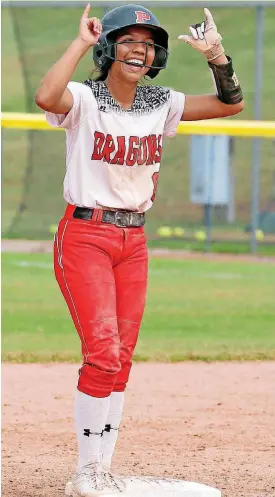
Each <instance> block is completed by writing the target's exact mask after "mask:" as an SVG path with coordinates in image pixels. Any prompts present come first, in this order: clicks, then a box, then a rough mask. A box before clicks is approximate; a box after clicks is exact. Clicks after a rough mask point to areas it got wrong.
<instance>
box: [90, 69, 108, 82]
mask: <svg viewBox="0 0 275 497" xmlns="http://www.w3.org/2000/svg"><path fill="white" fill-rule="evenodd" d="M94 72H98V71H97V70H95V71H93V73H94ZM107 76H108V70H107V71H100V72H99V76H97V77H96V78H94V79H95V81H105V79H106V78H107Z"/></svg>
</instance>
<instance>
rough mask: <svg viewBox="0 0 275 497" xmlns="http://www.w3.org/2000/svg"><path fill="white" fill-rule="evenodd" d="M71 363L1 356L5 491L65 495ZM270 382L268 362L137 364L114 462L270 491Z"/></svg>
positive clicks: (240, 489)
mask: <svg viewBox="0 0 275 497" xmlns="http://www.w3.org/2000/svg"><path fill="white" fill-rule="evenodd" d="M77 370H78V368H77V366H76V365H71V364H50V365H35V364H3V366H2V384H3V397H2V401H3V409H2V412H3V414H2V423H3V445H2V482H3V483H2V496H4V497H14V496H16V497H57V496H62V495H64V484H65V481H66V479H67V478H68V477H69V476H70V475H71V473H72V472H73V471H74V467H75V462H76V442H75V436H74V424H73V396H74V390H75V384H76V381H77ZM274 384H275V363H274V362H265V363H264V362H253V363H211V364H206V363H181V364H135V365H134V367H133V370H132V376H131V380H130V383H129V387H128V391H127V396H126V405H125V414H124V418H123V423H122V427H121V431H120V437H119V442H118V447H117V452H116V456H115V460H114V469H115V470H117V471H118V472H120V473H122V474H135V475H141V474H142V475H158V476H164V477H168V476H170V477H176V478H182V479H186V480H188V481H197V482H200V483H206V484H209V485H212V486H217V487H218V488H220V489H221V490H222V496H223V497H267V496H269V497H274V496H275V471H274V453H275V432H274V419H275V397H274Z"/></svg>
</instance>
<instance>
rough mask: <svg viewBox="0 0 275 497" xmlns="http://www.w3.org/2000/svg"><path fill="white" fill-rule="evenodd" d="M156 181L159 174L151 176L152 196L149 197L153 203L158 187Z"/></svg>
mask: <svg viewBox="0 0 275 497" xmlns="http://www.w3.org/2000/svg"><path fill="white" fill-rule="evenodd" d="M158 180H159V173H154V174H153V176H152V181H153V183H154V190H153V195H152V197H151V201H152V202H154V200H155V198H156V193H157V187H158Z"/></svg>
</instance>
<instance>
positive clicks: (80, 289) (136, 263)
mask: <svg viewBox="0 0 275 497" xmlns="http://www.w3.org/2000/svg"><path fill="white" fill-rule="evenodd" d="M74 209H75V206H71V205H69V206H68V208H67V209H66V212H65V216H64V218H62V219H61V221H60V223H59V226H58V230H57V233H56V236H55V243H54V268H55V275H56V279H57V281H58V284H59V287H60V289H61V292H62V294H63V296H64V298H65V300H66V302H67V305H68V308H69V310H70V313H71V316H72V319H73V321H74V324H75V327H76V329H77V332H78V334H79V337H80V340H81V343H82V354H83V366H82V368H81V370H80V376H79V382H78V389H79V390H80V391H81V392H84V393H86V394H88V395H92V396H95V397H107V396H108V395H110V393H111V392H112V391H115V392H121V391H124V390H125V387H126V383H127V381H128V378H129V374H130V369H131V365H132V362H131V360H132V355H133V352H134V348H135V345H136V342H137V338H138V332H139V328H140V324H141V320H142V316H143V311H144V306H145V298H146V288H147V247H146V239H145V235H144V230H143V228H118V227H117V226H114V225H111V224H103V223H100V222H96V221H93V220H91V221H84V220H82V219H74V218H73V217H72V214H73V211H74Z"/></svg>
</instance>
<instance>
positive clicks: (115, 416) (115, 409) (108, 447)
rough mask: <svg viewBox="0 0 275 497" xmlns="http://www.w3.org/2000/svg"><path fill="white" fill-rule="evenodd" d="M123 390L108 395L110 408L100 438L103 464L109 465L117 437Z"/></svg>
mask: <svg viewBox="0 0 275 497" xmlns="http://www.w3.org/2000/svg"><path fill="white" fill-rule="evenodd" d="M123 404H124V392H112V393H111V395H110V408H109V413H108V416H107V421H106V426H105V430H104V432H103V437H102V439H101V450H100V451H101V453H102V462H103V465H104V466H105V467H107V468H110V467H111V462H112V456H113V453H114V450H115V445H116V441H117V437H118V429H119V425H120V421H121V418H122V412H123Z"/></svg>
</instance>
